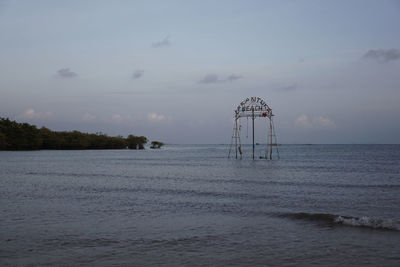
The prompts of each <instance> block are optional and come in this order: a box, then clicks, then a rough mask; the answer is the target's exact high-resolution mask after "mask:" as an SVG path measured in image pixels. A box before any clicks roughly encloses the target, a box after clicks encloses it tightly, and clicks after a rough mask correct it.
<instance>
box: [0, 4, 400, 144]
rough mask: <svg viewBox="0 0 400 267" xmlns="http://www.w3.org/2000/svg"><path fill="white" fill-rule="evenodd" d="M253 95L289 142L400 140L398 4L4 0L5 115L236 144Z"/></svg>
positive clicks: (0, 49) (61, 126) (1, 89)
mask: <svg viewBox="0 0 400 267" xmlns="http://www.w3.org/2000/svg"><path fill="white" fill-rule="evenodd" d="M250 96H258V97H261V98H263V99H264V100H265V101H266V102H267V103H268V105H269V106H270V107H271V108H272V110H273V113H274V114H275V115H276V116H275V124H276V130H277V134H278V142H281V143H400V1H393V0H387V1H385V0H376V1H368V0H359V1H338V0H334V1H306V0H305V1H285V0H277V1H267V0H260V1H256V0H246V1H245V0H243V1H236V0H229V1H228V0H227V1H223V0H221V1H214V0H213V1H205V0H202V1H188V0H182V1H169V0H168V1H167V0H160V1H151V0H145V1H4V0H0V117H9V118H10V119H15V120H17V121H19V122H29V123H32V124H35V125H37V126H39V127H41V126H46V127H48V128H50V129H53V130H80V131H85V132H103V133H107V134H109V135H123V136H126V135H128V134H131V133H133V134H135V135H145V136H147V137H149V138H150V139H151V140H161V141H165V142H167V143H229V142H230V140H231V135H232V127H233V122H232V118H233V110H234V109H235V108H236V106H237V105H238V104H239V103H240V102H241V101H242V100H243V99H245V98H247V97H250ZM256 128H257V140H258V141H259V142H262V141H263V139H264V137H265V136H264V134H265V128H266V121H265V120H261V119H260V120H257V121H256ZM242 129H244V131H243V132H244V133H243V134H244V135H246V133H245V131H247V121H246V120H242Z"/></svg>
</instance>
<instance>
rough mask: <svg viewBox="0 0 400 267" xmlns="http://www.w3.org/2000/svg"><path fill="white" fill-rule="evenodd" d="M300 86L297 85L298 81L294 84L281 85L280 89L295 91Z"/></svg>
mask: <svg viewBox="0 0 400 267" xmlns="http://www.w3.org/2000/svg"><path fill="white" fill-rule="evenodd" d="M298 88H299V86H298V85H297V83H293V84H289V85H287V86H283V87H280V88H279V90H280V91H294V90H296V89H298Z"/></svg>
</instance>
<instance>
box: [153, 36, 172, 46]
mask: <svg viewBox="0 0 400 267" xmlns="http://www.w3.org/2000/svg"><path fill="white" fill-rule="evenodd" d="M170 45H171V42H170V41H169V36H167V37H165V38H164V39H162V40H161V41H158V42H154V43H152V44H151V47H153V48H159V47H165V46H170Z"/></svg>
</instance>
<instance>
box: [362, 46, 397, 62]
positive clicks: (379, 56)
mask: <svg viewBox="0 0 400 267" xmlns="http://www.w3.org/2000/svg"><path fill="white" fill-rule="evenodd" d="M363 58H365V59H373V60H377V61H379V62H389V61H394V60H398V59H400V50H398V49H377V50H369V51H368V52H367V53H365V54H364V55H363Z"/></svg>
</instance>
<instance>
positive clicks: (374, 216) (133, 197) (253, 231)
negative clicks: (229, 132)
mask: <svg viewBox="0 0 400 267" xmlns="http://www.w3.org/2000/svg"><path fill="white" fill-rule="evenodd" d="M260 147H261V146H260ZM257 148H258V149H260V150H261V148H259V147H257ZM279 149H280V155H281V159H280V160H273V161H267V160H260V159H258V160H254V161H253V160H250V159H248V158H247V159H246V158H245V159H243V160H235V159H227V152H228V147H227V146H226V145H216V146H215V145H196V146H195V145H176V146H172V145H171V146H166V147H165V148H163V149H162V150H145V151H133V150H112V151H110V150H99V151H93V150H92V151H32V152H4V151H3V152H0V216H1V219H0V264H1V265H2V266H4V265H13V266H14V265H65V266H71V265H103V266H109V265H116V266H118V265H130V266H148V265H151V266H160V265H168V266H169V265H171V266H174V265H175V266H176V265H188V266H201V265H212V266H225V265H233V266H248V265H253V266H265V265H311V264H316V265H322V264H323V265H342V264H345V265H374V266H376V265H379V266H399V265H400V146H399V145H382V146H378V145H311V146H303V145H282V146H280V147H279ZM260 153H261V151H257V152H256V155H259V154H260Z"/></svg>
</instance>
